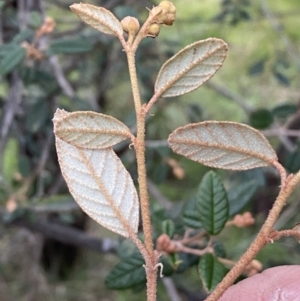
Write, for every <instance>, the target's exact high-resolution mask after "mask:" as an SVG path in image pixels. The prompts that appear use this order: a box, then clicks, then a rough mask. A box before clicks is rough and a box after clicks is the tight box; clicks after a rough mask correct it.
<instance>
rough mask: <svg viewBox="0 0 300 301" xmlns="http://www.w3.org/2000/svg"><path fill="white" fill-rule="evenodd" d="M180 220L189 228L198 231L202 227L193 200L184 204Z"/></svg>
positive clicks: (194, 200)
mask: <svg viewBox="0 0 300 301" xmlns="http://www.w3.org/2000/svg"><path fill="white" fill-rule="evenodd" d="M182 219H183V222H184V224H185V225H186V226H187V227H189V228H193V229H200V228H202V227H203V226H202V223H201V221H200V215H199V212H198V210H197V203H196V199H195V198H192V199H190V200H189V201H188V202H187V203H186V205H185V209H184V211H183V215H182Z"/></svg>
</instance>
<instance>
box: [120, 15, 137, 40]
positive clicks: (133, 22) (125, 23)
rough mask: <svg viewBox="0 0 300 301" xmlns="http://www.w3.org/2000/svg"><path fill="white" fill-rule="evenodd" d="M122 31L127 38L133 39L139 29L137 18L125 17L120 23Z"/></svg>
mask: <svg viewBox="0 0 300 301" xmlns="http://www.w3.org/2000/svg"><path fill="white" fill-rule="evenodd" d="M121 25H122V28H123V30H124V31H125V32H126V33H128V35H129V36H131V37H134V36H135V35H136V34H137V32H138V31H139V29H140V23H139V21H138V19H137V18H134V17H130V16H127V17H125V18H124V19H122V21H121Z"/></svg>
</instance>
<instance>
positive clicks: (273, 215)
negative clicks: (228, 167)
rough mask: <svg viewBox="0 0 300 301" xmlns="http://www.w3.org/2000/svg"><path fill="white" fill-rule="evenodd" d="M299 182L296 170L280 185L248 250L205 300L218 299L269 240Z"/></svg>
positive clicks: (299, 176) (212, 300) (213, 300)
mask: <svg viewBox="0 0 300 301" xmlns="http://www.w3.org/2000/svg"><path fill="white" fill-rule="evenodd" d="M299 182H300V172H298V173H297V174H296V175H295V176H294V177H293V178H292V179H291V180H290V181H289V182H288V183H286V185H284V186H283V187H281V190H280V193H279V195H278V197H277V199H276V201H275V203H274V205H273V207H272V209H271V211H270V213H269V215H268V217H267V219H266V221H265V223H264V224H263V226H262V228H261V230H260V231H259V233H258V235H257V237H256V238H255V240H254V241H253V242H252V244H251V245H250V247H249V248H248V250H247V251H246V252H245V253H244V254H243V255H242V257H241V258H240V259H239V261H238V262H237V263H236V264H235V266H234V267H233V268H232V269H231V270H230V272H229V273H228V274H227V275H226V276H225V278H224V279H223V280H222V282H221V283H219V284H218V286H217V287H216V288H215V290H214V291H213V292H212V293H211V295H210V296H208V298H207V299H206V301H216V300H218V299H219V298H220V297H221V296H222V295H223V293H224V292H225V290H226V289H227V288H228V287H229V286H230V285H232V284H233V282H234V281H235V280H236V278H237V277H238V276H239V275H241V274H242V272H243V271H244V269H245V267H246V266H247V265H248V264H249V262H250V261H251V260H252V259H253V258H254V257H255V256H256V255H257V253H258V252H259V251H260V250H261V249H262V248H263V247H264V246H265V245H266V244H267V243H268V242H269V241H270V238H269V235H270V233H271V232H272V231H273V226H274V224H275V222H276V220H277V218H278V216H279V214H280V212H281V210H282V208H283V207H284V205H285V203H286V201H287V198H288V197H289V196H290V194H291V193H292V192H293V190H294V188H295V186H296V185H297V184H298V183H299Z"/></svg>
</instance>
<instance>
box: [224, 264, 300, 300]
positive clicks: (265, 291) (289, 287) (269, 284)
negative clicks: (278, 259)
mask: <svg viewBox="0 0 300 301" xmlns="http://www.w3.org/2000/svg"><path fill="white" fill-rule="evenodd" d="M233 300H234V301H279V300H281V301H300V265H285V266H279V267H274V268H270V269H267V270H265V271H263V272H262V273H260V274H256V275H254V276H252V277H249V278H247V279H245V280H243V281H240V282H239V283H237V284H235V285H233V286H231V287H230V288H229V289H228V290H227V291H226V292H225V293H224V295H223V296H222V297H221V298H220V299H219V301H233Z"/></svg>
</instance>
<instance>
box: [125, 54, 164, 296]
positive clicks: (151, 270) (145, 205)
mask: <svg viewBox="0 0 300 301" xmlns="http://www.w3.org/2000/svg"><path fill="white" fill-rule="evenodd" d="M126 53H127V60H128V67H129V74H130V80H131V85H132V92H133V99H134V105H135V111H136V123H137V136H136V141H135V143H134V144H135V151H136V160H137V169H138V182H139V192H140V204H141V213H142V223H143V231H144V237H145V247H146V250H147V253H148V254H147V255H148V256H149V257H148V258H147V256H146V257H145V254H143V256H144V257H145V261H146V266H145V269H146V274H147V300H148V301H155V300H156V275H157V267H156V265H157V261H158V258H157V256H155V253H154V249H153V241H152V227H151V217H150V208H149V195H148V189H147V174H146V163H145V116H144V114H143V106H142V105H141V99H140V93H139V88H138V81H137V74H136V67H135V55H134V51H132V50H131V49H128V50H127V51H126ZM149 259H150V260H149Z"/></svg>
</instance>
